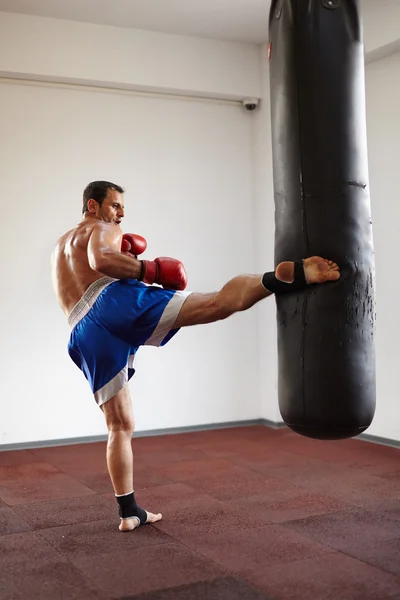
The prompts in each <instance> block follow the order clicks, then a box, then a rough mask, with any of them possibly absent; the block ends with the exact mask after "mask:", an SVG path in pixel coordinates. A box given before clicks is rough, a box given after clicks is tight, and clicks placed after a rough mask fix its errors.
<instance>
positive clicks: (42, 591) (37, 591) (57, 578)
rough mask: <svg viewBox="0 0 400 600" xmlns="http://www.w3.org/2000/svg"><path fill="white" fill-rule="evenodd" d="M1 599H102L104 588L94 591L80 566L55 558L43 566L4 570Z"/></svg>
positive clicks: (2, 573) (0, 571) (1, 574)
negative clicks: (58, 560)
mask: <svg viewBox="0 0 400 600" xmlns="http://www.w3.org/2000/svg"><path fill="white" fill-rule="evenodd" d="M0 590H1V600H17V599H18V600H31V599H33V598H35V599H36V598H38V599H39V598H40V600H56V599H57V600H100V599H104V598H105V596H104V595H102V594H101V590H99V591H97V592H93V591H92V590H93V585H92V584H91V582H88V581H87V579H86V578H85V577H84V576H83V575H82V573H81V572H80V571H79V569H77V568H75V567H74V566H72V565H70V564H69V563H67V562H51V563H50V564H47V565H41V566H40V567H30V566H29V564H28V565H24V570H23V574H22V572H21V565H19V564H18V565H17V564H16V565H13V566H11V567H10V566H9V567H8V568H7V569H1V570H0Z"/></svg>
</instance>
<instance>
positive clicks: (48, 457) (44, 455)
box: [30, 442, 107, 467]
mask: <svg viewBox="0 0 400 600" xmlns="http://www.w3.org/2000/svg"><path fill="white" fill-rule="evenodd" d="M106 449H107V442H95V443H88V444H71V445H66V446H53V447H46V448H35V449H32V450H31V451H30V452H31V453H32V454H33V456H36V462H47V463H49V464H51V465H54V466H55V467H63V466H65V467H68V466H73V465H75V464H85V463H86V464H88V463H91V464H92V465H93V464H96V463H98V464H100V463H104V462H105V460H106Z"/></svg>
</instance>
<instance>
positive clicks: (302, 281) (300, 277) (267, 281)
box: [262, 260, 308, 294]
mask: <svg viewBox="0 0 400 600" xmlns="http://www.w3.org/2000/svg"><path fill="white" fill-rule="evenodd" d="M262 284H263V286H264V287H265V289H266V290H268V291H269V292H271V293H272V294H287V293H290V292H296V291H298V290H302V289H304V288H305V287H306V286H307V285H308V283H307V280H306V276H305V274H304V265H303V261H302V260H296V261H295V263H294V279H293V282H292V283H285V282H284V281H280V280H279V279H277V278H276V277H275V271H271V272H269V273H264V275H263V278H262Z"/></svg>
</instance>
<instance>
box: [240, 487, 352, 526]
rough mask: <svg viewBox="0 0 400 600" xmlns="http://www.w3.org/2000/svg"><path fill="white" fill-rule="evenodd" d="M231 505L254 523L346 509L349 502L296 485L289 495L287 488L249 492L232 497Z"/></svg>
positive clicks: (272, 521) (252, 524)
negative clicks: (247, 494) (234, 498)
mask: <svg viewBox="0 0 400 600" xmlns="http://www.w3.org/2000/svg"><path fill="white" fill-rule="evenodd" d="M230 506H232V507H234V508H236V509H238V510H241V511H245V512H247V513H248V514H249V517H248V519H249V524H250V523H251V526H255V525H256V524H257V522H258V523H259V524H262V525H266V524H268V523H284V522H285V521H291V520H292V519H304V518H305V517H308V516H310V515H321V514H326V513H331V512H337V511H339V510H343V509H347V508H348V506H347V505H346V504H345V503H344V502H342V501H340V500H337V499H336V498H332V497H330V496H327V495H324V494H307V493H305V491H304V490H301V489H299V488H294V491H293V492H292V493H291V494H290V495H289V494H288V493H287V491H286V490H285V491H284V492H283V493H282V494H281V495H279V494H278V493H276V494H275V495H274V494H268V493H267V494H266V495H265V496H264V495H261V494H258V495H255V496H249V497H247V498H239V499H236V500H231V501H230Z"/></svg>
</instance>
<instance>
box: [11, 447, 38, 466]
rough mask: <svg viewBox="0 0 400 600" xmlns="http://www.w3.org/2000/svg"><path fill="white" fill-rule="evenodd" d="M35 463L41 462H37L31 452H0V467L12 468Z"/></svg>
mask: <svg viewBox="0 0 400 600" xmlns="http://www.w3.org/2000/svg"><path fill="white" fill-rule="evenodd" d="M33 462H39V461H38V460H37V458H36V457H35V455H34V454H33V453H32V452H30V451H29V450H9V451H4V452H0V467H12V466H14V465H29V464H30V463H33ZM43 462H46V461H43Z"/></svg>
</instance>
